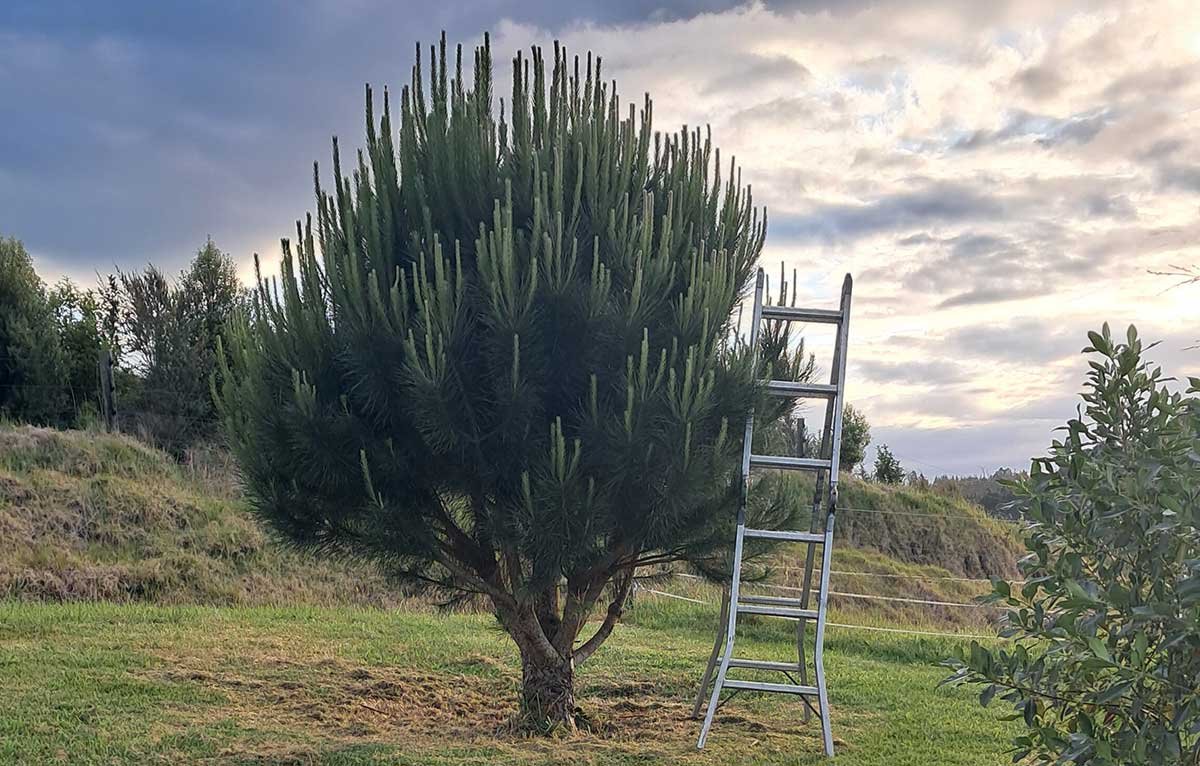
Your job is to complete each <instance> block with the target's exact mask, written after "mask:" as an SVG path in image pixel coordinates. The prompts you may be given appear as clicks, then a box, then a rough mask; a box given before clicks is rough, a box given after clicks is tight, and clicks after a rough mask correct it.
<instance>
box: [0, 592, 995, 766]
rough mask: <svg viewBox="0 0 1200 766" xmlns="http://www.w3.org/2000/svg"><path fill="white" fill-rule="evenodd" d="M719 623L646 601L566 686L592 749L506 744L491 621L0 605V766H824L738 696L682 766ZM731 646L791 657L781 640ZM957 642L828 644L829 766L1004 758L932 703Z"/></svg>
mask: <svg viewBox="0 0 1200 766" xmlns="http://www.w3.org/2000/svg"><path fill="white" fill-rule="evenodd" d="M714 618H715V613H714V610H713V609H712V608H710V607H706V606H695V605H692V604H686V603H682V602H667V601H666V600H665V599H657V598H647V597H645V596H643V597H641V598H640V599H639V602H638V604H637V606H636V607H635V609H634V610H633V613H632V614H631V615H630V617H629V619H628V620H627V624H624V625H622V626H620V627H619V628H618V630H617V631H616V632H615V634H614V636H613V638H612V639H611V640H610V641H609V642H608V644H607V645H606V646H605V647H604V648H603V649H602V650H601V651H600V652H599V653H597V655H596V656H595V657H594V658H593V661H592V662H589V663H588V664H587V665H585V666H584V667H583V668H581V670H580V674H579V678H578V687H579V688H578V692H579V701H580V705H581V706H583V707H584V708H585V709H586V710H587V711H588V712H589V713H591V714H592V716H593V718H594V719H595V720H596V721H597V722H598V731H597V732H595V733H591V734H586V735H583V734H579V735H574V736H571V737H563V738H556V739H547V738H523V737H521V736H518V735H515V734H512V733H510V732H508V731H507V730H506V728H505V724H506V721H507V720H508V718H509V717H510V716H511V715H512V713H513V712H514V710H515V702H514V694H515V690H516V684H517V680H518V678H519V667H518V664H517V656H516V651H515V649H514V647H513V646H512V644H511V643H510V642H509V640H508V639H507V637H506V636H505V635H504V634H502V633H501V632H500V631H498V630H497V629H496V628H495V627H494V623H493V621H492V620H490V619H489V618H487V617H485V616H480V615H454V616H438V615H430V614H408V613H400V612H385V611H380V610H366V609H350V608H345V609H327V608H299V607H297V608H266V607H254V608H207V607H150V606H135V605H111V604H76V605H35V604H18V603H13V602H7V603H0V763H3V764H10V763H12V764H43V763H47V764H51V763H69V764H144V763H213V764H330V765H333V764H345V765H349V764H384V763H386V764H493V763H499V764H559V763H569V764H655V763H663V764H667V763H671V764H674V763H683V764H722V765H723V766H724V765H727V764H816V763H822V762H823V760H824V759H823V758H822V757H821V754H820V736H819V729H818V726H817V725H816V722H815V721H813V722H810V723H807V724H806V723H805V722H804V721H803V720H802V718H801V705H800V703H799V702H798V701H796V700H792V699H790V698H782V697H779V696H777V695H773V696H769V697H767V696H762V695H759V696H757V697H755V696H739V697H738V698H737V699H735V700H734V701H732V702H731V703H730V704H729V705H727V706H726V707H724V708H722V709H721V711H720V712H719V713H718V719H717V723H716V724H715V726H714V731H713V734H712V736H711V737H710V738H709V743H708V746H707V747H706V748H705V750H704V751H703V752H698V751H696V749H695V740H696V735H697V734H698V731H699V724H698V723H697V722H695V721H692V720H690V719H689V718H688V715H689V713H690V701H691V698H692V694H693V693H694V691H695V684H696V682H697V679H698V677H699V675H700V672H701V670H702V669H703V664H704V661H705V659H706V657H707V653H708V650H709V648H710V647H711V633H710V631H711V626H712V622H713V620H714ZM835 619H836V618H835ZM741 633H742V634H744V635H746V636H748V637H749V638H750V639H751V640H749V641H746V642H741V641H740V640H739V645H740V646H743V647H744V652H743V653H744V654H746V655H748V656H758V657H763V658H769V657H776V658H783V657H786V656H787V650H788V646H789V636H788V632H787V629H786V623H784V624H780V623H779V622H778V621H774V622H772V623H767V622H762V623H757V624H749V625H747V626H745V627H744V628H742V629H741ZM955 643H956V641H955V640H951V639H942V638H923V637H910V636H895V635H888V634H878V633H866V632H861V631H850V630H845V629H833V628H831V629H830V633H829V641H828V649H827V652H826V657H827V668H828V676H829V684H830V695H831V698H832V703H833V707H834V720H833V724H834V735H835V738H836V744H837V747H838V758H837V762H838V763H839V764H845V765H846V766H850V765H851V764H863V765H866V764H888V765H889V766H903V765H904V764H913V765H914V766H915V765H917V764H919V765H920V766H933V765H935V764H963V765H964V766H966V765H967V764H969V765H970V766H987V765H988V764H996V765H997V766H998V765H999V764H1006V763H1008V762H1009V758H1008V756H1006V755H1004V751H1005V749H1006V748H1007V744H1006V743H1007V740H1008V738H1009V737H1010V736H1011V735H1012V734H1013V729H1012V725H1011V724H1008V723H1004V722H1001V721H999V720H998V719H999V715H1000V709H999V708H998V707H997V708H993V709H990V710H984V709H981V708H980V707H979V705H978V704H977V703H976V702H975V700H974V697H973V695H972V694H971V693H970V692H969V691H966V690H948V689H937V688H935V685H936V684H937V682H938V681H939V680H940V679H941V678H942V677H943V676H944V675H945V670H944V669H942V668H939V667H937V666H936V663H937V662H938V661H939V660H940V659H942V658H943V657H945V656H947V655H948V654H949V653H950V652H951V651H952V650H953V646H954V644H955Z"/></svg>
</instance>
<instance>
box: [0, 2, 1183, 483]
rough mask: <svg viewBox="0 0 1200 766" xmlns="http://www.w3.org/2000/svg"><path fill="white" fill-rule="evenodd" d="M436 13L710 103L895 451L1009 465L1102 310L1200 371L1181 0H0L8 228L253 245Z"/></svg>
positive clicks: (791, 265)
mask: <svg viewBox="0 0 1200 766" xmlns="http://www.w3.org/2000/svg"><path fill="white" fill-rule="evenodd" d="M441 30H446V31H447V33H448V34H449V36H450V38H451V40H452V41H461V42H463V43H465V44H466V45H468V46H470V45H473V44H476V43H478V42H479V40H480V39H481V36H482V33H483V32H484V31H490V32H491V34H492V46H493V51H494V53H495V54H496V59H497V61H498V62H507V60H508V58H509V56H510V55H511V53H513V52H515V51H516V50H517V49H519V48H527V47H528V46H530V45H534V44H543V45H549V44H550V43H551V42H552V41H553V40H556V39H557V40H561V41H563V42H564V43H565V44H566V45H567V46H568V47H569V48H570V49H573V50H575V51H584V50H589V49H590V50H593V51H595V52H596V53H597V54H599V55H601V56H602V57H603V58H604V62H605V64H604V66H605V71H606V73H607V74H608V75H609V76H611V77H614V78H615V79H616V80H617V81H618V84H619V86H620V92H621V93H622V94H623V95H624V96H625V97H626V98H628V99H630V100H634V101H640V100H641V98H642V94H643V93H645V92H649V93H650V94H651V96H652V98H653V99H654V116H655V127H656V128H658V129H661V130H676V129H678V128H679V126H680V125H681V124H687V125H693V126H694V125H710V126H711V128H712V131H713V137H714V142H715V143H716V144H717V145H718V146H720V147H721V148H722V151H723V153H725V156H728V154H729V153H732V154H734V155H735V156H736V157H737V160H738V162H739V164H741V166H742V169H743V170H742V172H743V179H744V180H745V181H748V182H750V183H751V184H752V186H753V190H754V195H755V198H756V200H757V201H758V202H760V203H761V204H763V205H765V206H766V207H767V209H768V213H769V220H770V225H769V228H768V235H767V245H766V248H765V250H764V254H763V264H764V266H765V267H766V268H767V270H768V272H769V273H770V274H772V275H773V276H772V280H773V281H774V284H775V286H776V287H777V286H778V279H779V276H778V273H779V269H780V266H781V265H782V267H783V269H784V273H785V274H786V275H787V278H788V279H789V280H790V279H792V276H791V275H792V273H793V272H794V273H795V275H796V284H797V287H798V290H799V303H800V305H811V306H832V305H833V304H834V303H835V302H836V298H837V294H838V290H839V288H840V285H841V279H842V275H843V274H845V273H847V272H849V273H852V274H853V276H854V279H855V291H854V308H853V312H852V317H853V318H852V321H851V331H850V333H851V342H850V350H849V372H848V382H847V386H848V399H849V400H850V401H851V402H852V403H853V404H855V405H856V406H858V407H859V408H860V409H861V410H862V411H863V412H864V413H865V414H866V415H867V417H868V419H869V421H870V422H871V424H872V433H873V437H874V442H875V443H876V444H880V443H886V444H888V445H889V446H890V447H891V448H892V451H893V452H894V453H895V454H896V455H897V456H898V457H899V458H900V460H901V462H902V463H903V464H904V465H905V467H906V468H909V469H913V470H916V471H918V472H921V473H924V474H925V475H927V476H930V477H932V476H934V475H938V474H962V473H977V472H981V471H989V472H990V471H992V470H994V469H996V468H998V467H1001V466H1011V467H1015V468H1025V467H1027V466H1028V462H1029V459H1030V458H1031V457H1033V456H1036V455H1039V454H1043V453H1044V451H1045V449H1046V447H1047V446H1048V445H1049V443H1050V440H1051V439H1052V438H1053V436H1054V429H1055V428H1056V427H1058V426H1059V425H1061V424H1062V423H1064V422H1065V420H1066V419H1067V418H1068V417H1071V416H1073V414H1074V412H1075V407H1076V404H1077V401H1078V391H1079V390H1080V389H1081V385H1082V382H1083V379H1084V377H1085V375H1086V372H1087V365H1086V361H1085V358H1084V357H1082V356H1081V355H1080V350H1081V349H1082V348H1083V347H1084V346H1085V345H1086V332H1087V330H1089V329H1095V328H1098V327H1099V326H1100V325H1101V323H1103V322H1106V321H1107V322H1109V323H1110V324H1111V325H1112V326H1113V327H1114V328H1115V329H1117V330H1119V331H1120V332H1122V333H1123V332H1124V328H1125V327H1126V326H1127V325H1128V324H1130V323H1136V325H1137V327H1138V329H1139V332H1140V333H1141V335H1142V336H1143V337H1144V338H1147V339H1151V340H1157V341H1161V343H1160V344H1159V345H1158V346H1157V347H1155V348H1154V349H1153V350H1152V351H1151V352H1150V356H1151V357H1152V358H1153V359H1154V360H1155V361H1156V362H1158V363H1160V364H1162V366H1163V368H1164V370H1165V371H1166V372H1167V373H1169V374H1173V375H1176V376H1184V375H1188V374H1191V375H1197V374H1200V349H1195V348H1192V347H1193V346H1194V345H1195V344H1196V342H1197V339H1200V285H1192V286H1179V287H1176V286H1175V285H1176V284H1177V282H1178V281H1179V280H1178V279H1172V278H1171V277H1167V276H1161V275H1158V274H1155V273H1153V272H1156V271H1171V270H1172V266H1184V267H1187V266H1191V265H1193V264H1200V3H1195V2H1194V1H1193V0H1178V1H1176V0H1161V1H1160V2H1123V1H1117V0H1115V1H1114V2H1107V1H1101V0H1096V1H1094V2H1070V1H1069V0H1066V1H1062V2H1053V3H1048V2H1044V0H1037V1H1036V2H1035V1H1032V0H992V1H990V2H986V3H985V2H959V1H958V0H894V1H892V0H877V1H875V2H872V1H870V0H848V1H843V2H832V1H829V0H812V1H811V2H806V1H803V0H801V1H799V2H779V3H775V2H770V3H753V4H749V5H746V4H737V3H732V2H722V1H721V0H705V1H704V2H696V3H684V2H676V1H675V0H663V1H662V2H633V1H623V0H610V1H609V2H600V1H596V2H592V1H589V2H578V3H564V2H557V1H556V0H525V1H524V2H520V3H516V2H511V3H510V2H504V1H502V0H467V1H466V2H455V1H454V0H445V1H444V2H440V3H423V2H383V1H382V0H379V1H376V0H294V1H289V2H283V1H282V0H281V1H280V2H257V3H244V2H237V1H235V0H214V1H213V2H206V3H161V2H157V1H149V0H148V1H147V2H120V1H119V0H112V2H106V3H93V2H91V1H90V0H79V1H78V2H67V1H65V0H62V1H54V0H31V1H29V2H26V0H5V2H4V3H3V4H2V5H0V104H3V107H2V109H0V233H2V234H4V235H11V236H17V237H19V238H21V239H23V240H24V242H25V245H26V247H27V248H28V250H29V251H30V252H31V253H32V254H33V256H34V259H35V262H36V265H37V267H38V269H39V271H40V272H41V273H42V274H43V276H44V277H45V278H46V279H48V280H55V279H57V278H59V277H62V276H69V277H71V278H73V279H75V280H76V281H78V282H81V283H82V284H84V285H89V284H92V283H94V282H95V279H96V274H97V273H107V272H109V271H112V270H113V269H114V268H121V269H126V270H128V269H135V268H138V267H140V266H143V265H145V264H147V263H155V264H157V265H159V266H160V267H163V268H165V269H167V270H168V271H175V270H178V269H181V268H182V267H183V266H184V265H185V264H186V262H187V261H188V260H189V259H190V258H191V256H192V255H193V254H194V253H195V251H196V250H197V249H198V248H199V247H200V246H201V245H202V244H203V243H204V241H205V238H206V237H208V236H211V237H212V238H213V240H214V241H215V242H216V244H217V245H218V246H219V247H221V248H222V249H223V250H225V251H227V252H228V253H230V254H231V255H232V256H233V257H234V258H235V260H236V261H237V262H238V263H239V265H240V267H241V269H242V273H243V275H245V276H246V277H247V278H248V277H249V275H250V274H251V263H252V258H253V254H254V253H256V252H257V253H260V254H261V256H262V257H263V259H264V262H265V263H267V268H268V269H270V268H271V265H272V264H274V263H276V262H277V261H278V255H279V244H278V242H279V238H280V237H281V236H287V235H288V233H289V232H292V231H294V221H295V219H296V218H298V217H300V216H302V215H303V214H304V212H305V211H307V210H309V209H311V206H312V203H311V195H312V191H311V189H312V176H311V173H312V162H313V160H321V161H324V160H325V159H326V158H327V157H328V156H329V139H330V136H331V135H334V134H337V135H339V136H341V137H342V142H343V145H347V144H353V145H358V144H360V143H361V137H362V135H363V127H362V113H363V112H362V109H363V100H362V99H363V95H362V93H363V83H366V82H370V83H372V84H373V85H374V86H375V87H376V88H379V87H380V86H382V85H388V84H390V85H393V86H395V87H399V86H400V85H402V84H404V83H406V82H407V80H408V73H409V68H410V66H411V64H412V59H413V46H414V44H415V42H417V41H423V42H425V43H428V42H430V41H433V40H435V39H436V36H437V35H438V34H439V33H440V31H441ZM496 76H497V81H498V82H499V83H503V82H505V81H506V80H507V78H508V72H507V65H505V66H503V67H502V66H499V65H498V67H497V75H496ZM498 90H500V91H502V90H503V86H501V87H498ZM807 340H808V343H809V347H810V348H811V349H812V350H814V351H815V352H816V353H817V362H818V366H820V365H821V364H822V361H824V362H825V363H826V364H825V367H824V368H823V369H824V370H827V369H828V366H827V362H828V351H827V349H828V346H829V338H828V337H826V336H822V335H821V334H820V333H819V332H816V331H813V332H810V333H809V335H808V338H807Z"/></svg>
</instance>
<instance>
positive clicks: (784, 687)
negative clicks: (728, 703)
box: [724, 663, 817, 696]
mask: <svg viewBox="0 0 1200 766" xmlns="http://www.w3.org/2000/svg"><path fill="white" fill-rule="evenodd" d="M730 664H732V663H730ZM724 687H725V688H726V689H743V690H745V691H749V692H779V693H782V694H804V695H808V696H815V695H816V694H817V687H815V686H801V685H800V684H768V683H764V682H762V681H738V680H735V679H729V678H726V679H725V683H724Z"/></svg>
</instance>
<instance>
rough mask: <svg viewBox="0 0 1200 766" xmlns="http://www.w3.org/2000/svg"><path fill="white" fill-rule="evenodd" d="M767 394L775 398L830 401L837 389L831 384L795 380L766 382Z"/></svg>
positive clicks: (835, 394)
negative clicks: (804, 397)
mask: <svg viewBox="0 0 1200 766" xmlns="http://www.w3.org/2000/svg"><path fill="white" fill-rule="evenodd" d="M767 393H769V394H775V395H776V396H807V397H810V398H813V399H832V398H834V397H835V396H837V393H838V387H837V386H835V385H833V384H832V383H801V382H799V381H795V380H768V381H767Z"/></svg>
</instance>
